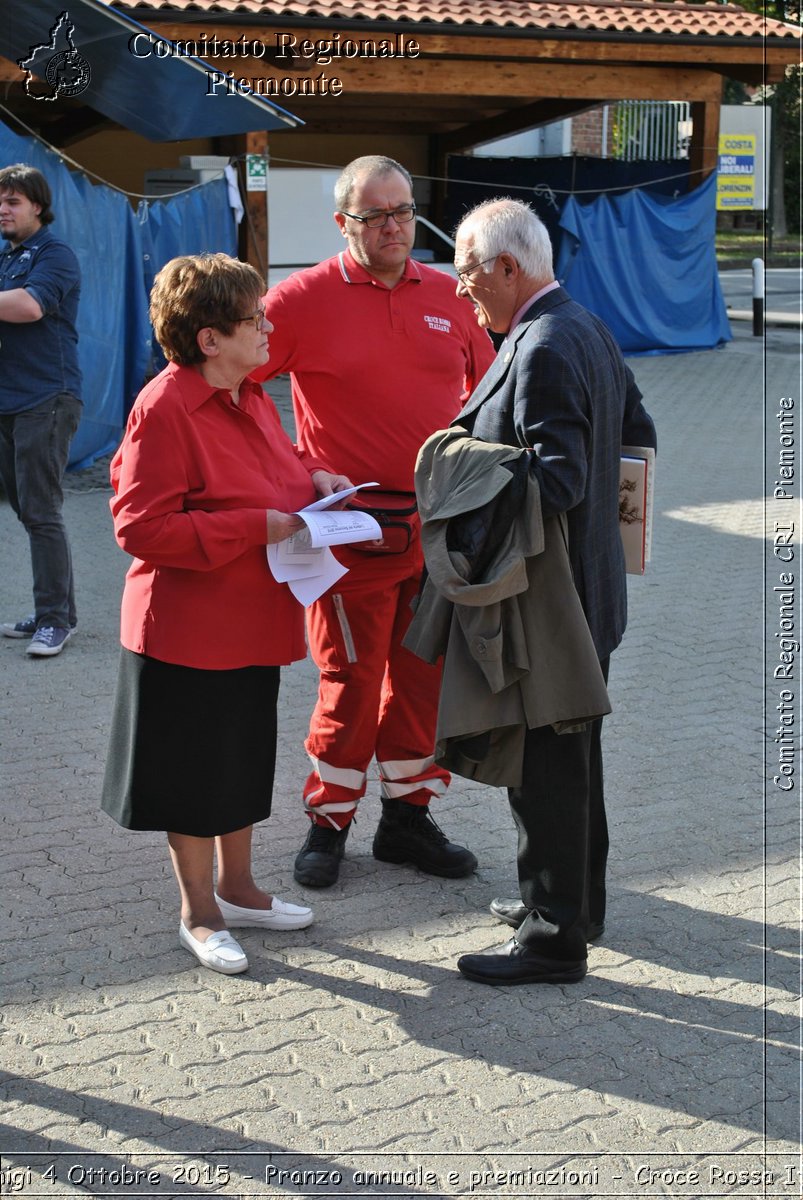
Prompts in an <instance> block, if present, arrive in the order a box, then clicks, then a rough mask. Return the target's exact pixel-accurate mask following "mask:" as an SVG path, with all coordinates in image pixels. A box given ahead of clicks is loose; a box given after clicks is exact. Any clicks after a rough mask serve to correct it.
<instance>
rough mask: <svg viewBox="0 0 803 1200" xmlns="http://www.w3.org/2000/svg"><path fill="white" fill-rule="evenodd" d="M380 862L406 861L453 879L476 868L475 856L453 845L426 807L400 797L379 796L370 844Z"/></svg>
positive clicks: (431, 872)
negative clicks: (378, 814)
mask: <svg viewBox="0 0 803 1200" xmlns="http://www.w3.org/2000/svg"><path fill="white" fill-rule="evenodd" d="M373 853H374V858H378V859H379V860H380V862H391V863H410V865H411V866H414V867H418V869H419V871H426V873H427V874H428V875H445V876H446V877H447V878H449V879H457V878H459V877H460V876H462V875H470V874H471V872H472V871H475V870H476V869H477V860H476V858H475V857H474V855H473V854H472V853H471V851H470V850H467V849H466V848H465V846H456V845H455V844H454V842H450V841H449V839H448V838H447V836H446V834H445V833H444V832H443V830H442V829H441V828H440V826H438V825H436V824H435V822H434V821H433V820H432V817H431V816H430V815H429V809H428V808H427V807H426V805H422V804H406V803H405V802H404V801H403V800H383V801H382V817H381V819H380V821H379V825H378V826H377V830H376V834H375V836H374V846H373Z"/></svg>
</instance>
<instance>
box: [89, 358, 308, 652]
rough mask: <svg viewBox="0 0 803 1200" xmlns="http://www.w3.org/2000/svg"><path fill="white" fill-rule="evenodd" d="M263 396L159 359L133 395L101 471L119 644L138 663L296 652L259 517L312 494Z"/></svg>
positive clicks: (299, 617) (289, 604)
mask: <svg viewBox="0 0 803 1200" xmlns="http://www.w3.org/2000/svg"><path fill="white" fill-rule="evenodd" d="M322 467H324V464H323V463H322V462H320V461H317V460H314V459H311V458H309V457H308V456H306V455H303V454H301V453H300V452H299V451H298V450H296V448H295V447H294V446H293V445H292V443H291V442H290V439H289V438H288V437H287V434H286V433H285V432H284V430H283V429H282V427H281V424H280V421H279V417H278V414H277V412H276V410H275V408H274V407H273V403H272V401H271V400H270V398H269V397H268V396H267V395H265V393H264V392H263V391H262V389H261V388H260V387H259V386H258V385H256V384H254V383H252V382H251V381H250V380H246V381H245V382H244V383H243V385H242V387H241V388H240V404H239V406H237V405H235V404H233V403H232V401H231V397H230V396H229V394H228V392H226V391H225V390H221V389H216V388H213V387H210V385H209V384H208V383H207V382H206V381H205V380H204V378H203V377H202V376H201V375H200V374H199V372H197V371H195V370H194V369H193V368H191V367H179V366H176V365H175V364H171V365H170V366H168V367H166V368H165V370H164V371H162V372H161V374H160V375H157V377H156V378H155V379H154V380H152V381H151V383H149V384H148V385H147V386H146V387H145V388H144V389H143V391H142V392H141V393H140V395H139V397H138V398H137V401H136V403H135V405H134V407H133V409H132V410H131V415H130V417H129V419H128V426H127V428H126V432H125V436H124V438H123V441H122V444H121V445H120V448H119V449H118V451H117V453H116V454H115V456H114V459H113V460H112V464H111V481H112V487H113V489H114V493H115V494H114V497H113V499H112V501H111V510H112V515H113V517H114V532H115V536H116V538H117V541H118V543H119V544H120V546H121V547H122V548H123V550H125V551H126V553H127V554H131V555H132V556H133V557H134V562H133V563H132V565H131V567H130V568H129V571H128V575H127V576H126V582H125V591H124V593H123V605H122V614H121V641H122V643H123V645H124V646H125V647H126V648H127V649H129V650H133V651H135V652H137V653H139V654H147V655H149V656H150V657H152V658H157V659H161V660H162V661H163V662H171V663H179V664H181V665H183V666H188V667H200V668H207V669H212V670H224V669H230V668H235V667H246V666H272V665H278V664H284V663H290V662H293V661H295V660H296V659H299V658H303V657H304V655H305V652H306V651H305V644H304V627H303V609H302V607H301V605H300V604H298V602H297V601H296V600H295V599H294V597H293V596H292V594H291V593H290V591H289V589H288V588H287V586H286V584H279V583H276V581H275V580H274V578H273V576H272V575H271V573H270V570H269V569H268V564H267V560H266V550H265V547H266V544H267V519H266V509H268V508H274V509H278V510H280V511H282V512H294V511H295V510H297V509H299V508H302V507H303V506H304V505H305V504H308V503H309V502H310V501H311V500H314V499H315V488H314V487H313V484H312V480H311V479H310V473H311V472H312V471H315V470H317V469H319V468H322Z"/></svg>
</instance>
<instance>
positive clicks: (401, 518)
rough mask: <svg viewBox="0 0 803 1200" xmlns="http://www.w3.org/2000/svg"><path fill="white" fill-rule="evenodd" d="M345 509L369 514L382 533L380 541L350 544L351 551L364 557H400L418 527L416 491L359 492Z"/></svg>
mask: <svg viewBox="0 0 803 1200" xmlns="http://www.w3.org/2000/svg"><path fill="white" fill-rule="evenodd" d="M347 507H348V508H355V509H357V510H358V511H359V512H366V513H368V514H369V515H370V516H372V517H373V518H374V520H375V521H376V522H377V523H378V524H379V526H380V528H381V530H382V539H381V541H373V542H353V543H352V545H351V547H350V548H351V549H352V550H361V551H362V552H363V553H364V554H403V553H404V551H405V550H406V549H407V547H408V546H409V545H410V542H411V540H412V537H413V530H414V529H415V526H416V524H417V520H416V512H417V505H416V499H415V492H391V491H382V490H380V489H379V488H371V489H370V491H369V490H367V489H366V491H364V492H358V493H357V494H356V495H355V496H354V497H353V498H352V500H351V501H350V502H349V504H348V505H347Z"/></svg>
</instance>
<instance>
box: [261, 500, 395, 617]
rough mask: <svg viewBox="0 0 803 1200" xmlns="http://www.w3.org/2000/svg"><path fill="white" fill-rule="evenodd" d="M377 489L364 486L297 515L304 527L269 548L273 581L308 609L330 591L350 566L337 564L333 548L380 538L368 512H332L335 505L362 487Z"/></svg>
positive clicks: (311, 506) (374, 522) (316, 501)
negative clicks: (284, 586) (285, 587)
mask: <svg viewBox="0 0 803 1200" xmlns="http://www.w3.org/2000/svg"><path fill="white" fill-rule="evenodd" d="M376 486H377V485H376V484H374V483H361V484H357V486H356V487H352V488H346V489H345V490H344V491H342V492H333V493H332V495H331V496H323V497H322V498H321V499H320V500H315V501H313V503H312V504H308V505H307V507H306V508H302V509H299V510H298V513H297V515H298V516H299V517H301V519H302V520H303V521H304V524H305V528H304V529H301V530H299V531H298V533H294V534H293V535H292V537H289V538H285V539H284V541H282V542H274V543H273V544H272V545H270V546H268V548H267V552H268V566H269V567H270V570H271V573H272V575H273V577H274V579H275V580H276V581H277V583H286V584H287V586H288V587H289V588H290V591H291V592H292V593H293V595H294V596H295V598H296V600H298V601H299V602H300V603H301V604H303V605H304V606H305V607H306V606H307V605H309V604H312V603H313V601H315V600H317V599H318V597H319V596H322V595H323V593H324V592H326V591H328V590H329V588H330V587H331V586H332V585H333V584H334V583H337V581H338V579H341V578H342V577H343V576H344V575H345V574H346V572H347V571H348V567H344V566H343V564H342V563H339V562H338V561H337V559H336V558H335V556H334V554H332V551H331V550H330V549H329V547H330V546H344V545H348V544H349V543H350V542H365V541H373V540H380V539H381V537H382V530H381V528H380V526H379V523H378V522H377V521H375V520H374V518H373V517H372V516H370V514H369V513H365V512H359V511H357V510H356V509H347V510H341V509H337V510H334V511H330V510H331V506H332V505H333V504H337V503H338V501H342V500H344V499H345V498H346V497H347V496H351V495H353V494H354V493H355V492H358V491H359V490H360V488H364V487H376Z"/></svg>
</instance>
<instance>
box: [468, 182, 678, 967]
mask: <svg viewBox="0 0 803 1200" xmlns="http://www.w3.org/2000/svg"><path fill="white" fill-rule="evenodd" d="M455 268H456V270H457V274H458V278H459V283H458V288H457V290H458V294H460V295H468V296H469V297H470V299H471V300H472V301H473V302H474V305H475V307H476V310H477V320H478V322H479V324H480V325H481V326H482V327H484V328H486V329H488V330H489V331H490V332H492V333H496V334H505V335H506V336H505V339H504V341H503V342H502V344H501V346H500V348H499V352H498V355H497V358H496V361H495V362H494V363H493V365H492V366H491V367H490V368H489V370H488V372H487V374H486V375H485V377H484V378H483V379H482V381H481V382H480V384H479V386H478V387H477V389H476V391H475V392H474V393H473V395H472V397H471V399H470V400H469V401H468V403H467V404H466V407H465V408H464V409H463V411H462V412H461V413H460V415H459V416H458V417H457V418H456V420H455V424H457V425H460V426H462V427H464V428H465V429H466V430H467V431H468V432H469V433H470V434H472V435H473V436H474V437H476V438H481V439H482V440H484V441H489V442H501V443H504V444H506V445H511V446H526V447H529V448H530V449H531V450H532V462H531V467H530V469H531V470H532V472H533V473H534V474H535V475H536V477H537V479H538V483H539V485H540V489H541V505H542V510H543V512H544V514H546V515H550V514H556V513H566V515H567V520H568V528H569V556H570V561H571V566H572V572H573V576H574V583H575V587H576V588H577V592H578V594H579V596H580V601H581V603H582V606H583V610H584V612H585V615H586V619H587V621H588V625H589V628H590V630H591V635H592V637H593V639H594V645H595V648H596V651H597V654H598V656H599V659H600V664H601V666H602V670H603V673H604V675H605V677H606V679H607V674H608V665H609V659H610V654H611V652H612V651H613V650H615V649H616V647H617V646H618V645H619V642H620V641H621V639H622V634H623V633H624V629H625V623H626V619H627V590H626V578H625V565H624V554H623V550H622V542H621V536H620V533H619V465H620V458H621V447H622V445H623V444H624V445H630V446H652V447H654V446H655V444H656V443H655V427H654V425H653V422H652V420H651V418H650V416H649V415H648V413H647V412H646V411H645V409H644V406H643V404H642V397H641V392H640V391H639V389H638V387H637V386H636V383H635V380H634V378H633V375H632V372H631V371H630V369H629V368H628V367H627V365H626V364H625V362H624V359H623V358H622V353H621V351H620V350H619V347H618V346H617V345H616V342H615V341H614V339H613V337H612V335H611V333H610V331H609V330H608V328H607V327H606V326H605V324H604V323H603V322H602V321H601V320H600V319H599V318H598V317H597V316H595V315H594V314H593V313H591V312H589V311H588V310H587V309H585V308H583V307H582V305H580V304H576V303H575V302H574V301H573V300H572V299H571V298H570V296H569V295H568V294H567V293H566V292H565V291H564V290H563V288H562V287H560V285H559V284H558V283H557V282H556V281H555V277H554V274H553V269H552V247H551V245H550V241H549V235H548V233H547V231H546V228H545V227H544V225H543V224H542V222H541V221H540V220H539V219H538V217H537V216H536V215H535V213H534V212H533V211H532V210H531V209H530V208H529V207H528V206H527V205H525V204H522V203H520V202H519V201H516V200H509V199H501V200H491V201H488V202H486V203H484V204H481V205H479V206H478V207H477V208H475V209H474V210H473V211H472V212H470V213H469V214H468V215H467V216H466V217H465V218H464V219H463V221H462V222H461V224H460V226H459V228H458V230H457V235H456V246H455ZM601 727H602V721H601V720H598V721H594V722H593V723H590V724H589V725H587V726H586V728H585V729H584V730H583V731H581V732H577V733H564V734H557V733H555V731H554V730H553V729H552V727H551V726H544V727H542V728H538V729H530V730H528V731H527V736H526V742H525V752H524V774H523V782H522V785H521V787H518V788H510V789H508V797H509V800H510V806H511V810H512V813H513V818H514V821H515V823H516V827H517V830H518V872H519V888H520V892H521V898H520V899H514V900H507V899H498V900H494V901H493V902H492V904H491V911H492V912H493V913H494V915H495V916H497V917H498V918H499V919H500V920H502V921H504V922H506V923H507V924H508V925H511V926H513V927H514V929H515V930H516V932H515V935H514V936H513V937H512V938H511V939H510V941H508V943H507V944H506V945H504V946H502V947H498V948H494V949H492V950H489V951H485V952H484V953H482V954H466V955H463V957H462V958H460V959H459V961H458V964H457V965H458V968H459V970H460V971H461V972H462V973H463V974H464V975H466V976H467V977H468V978H469V979H474V980H476V981H478V982H481V983H490V984H510V983H542V982H544V983H573V982H576V981H577V980H580V979H582V978H583V976H584V975H585V973H586V968H587V942H588V941H593V940H595V939H596V938H598V937H600V936H601V935H602V932H603V928H604V920H605V870H606V863H607V855H608V829H607V821H606V818H605V802H604V797H603V786H602V750H601V741H600V735H601Z"/></svg>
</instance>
